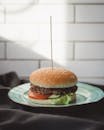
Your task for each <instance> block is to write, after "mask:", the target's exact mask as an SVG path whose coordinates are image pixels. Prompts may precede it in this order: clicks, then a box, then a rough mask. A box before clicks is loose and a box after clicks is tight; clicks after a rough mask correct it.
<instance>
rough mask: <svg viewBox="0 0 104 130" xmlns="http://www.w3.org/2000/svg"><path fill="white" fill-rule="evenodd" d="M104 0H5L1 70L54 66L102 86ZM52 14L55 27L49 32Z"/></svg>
mask: <svg viewBox="0 0 104 130" xmlns="http://www.w3.org/2000/svg"><path fill="white" fill-rule="evenodd" d="M103 12H104V0H35V1H34V0H22V1H21V0H18V1H17V0H3V1H2V2H1V4H0V74H2V73H6V72H9V71H16V72H17V73H18V75H19V76H20V77H21V76H26V77H28V76H29V75H30V73H31V72H32V71H33V70H36V69H38V68H40V67H48V66H52V62H51V60H50V59H51V40H50V39H51V37H50V36H51V35H50V31H52V41H53V46H52V47H53V60H54V66H58V67H59V66H61V67H65V68H67V69H70V70H72V71H73V72H74V73H76V74H77V76H78V79H79V81H84V82H91V83H96V84H104V13H103ZM50 16H52V30H50Z"/></svg>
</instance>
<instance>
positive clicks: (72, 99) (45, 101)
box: [28, 93, 76, 105]
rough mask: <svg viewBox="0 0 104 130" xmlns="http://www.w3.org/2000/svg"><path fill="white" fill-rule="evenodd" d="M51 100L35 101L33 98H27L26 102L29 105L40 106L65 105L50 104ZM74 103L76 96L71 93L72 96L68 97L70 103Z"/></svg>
mask: <svg viewBox="0 0 104 130" xmlns="http://www.w3.org/2000/svg"><path fill="white" fill-rule="evenodd" d="M52 100H53V99H44V100H42V99H35V98H31V97H29V96H28V102H29V103H30V104H40V105H65V104H57V103H54V102H52ZM75 101H76V94H75V93H73V94H72V95H70V102H69V104H70V103H72V102H75Z"/></svg>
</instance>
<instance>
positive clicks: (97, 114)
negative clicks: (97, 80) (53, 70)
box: [0, 84, 104, 122]
mask: <svg viewBox="0 0 104 130" xmlns="http://www.w3.org/2000/svg"><path fill="white" fill-rule="evenodd" d="M92 85H94V84H92ZM96 86H97V87H99V88H101V89H102V90H104V86H103V85H102V86H101V85H96ZM8 91H9V89H5V88H3V89H0V99H2V100H0V107H1V108H10V109H20V110H24V111H28V112H33V113H46V114H54V115H65V116H71V117H79V118H83V119H90V120H94V121H99V122H104V98H103V99H101V100H100V101H98V102H95V103H90V104H84V105H78V106H71V107H66V108H60V109H59V108H36V109H35V108H34V109H33V108H29V107H26V106H21V105H19V104H16V103H13V102H12V101H11V100H10V99H9V98H8Z"/></svg>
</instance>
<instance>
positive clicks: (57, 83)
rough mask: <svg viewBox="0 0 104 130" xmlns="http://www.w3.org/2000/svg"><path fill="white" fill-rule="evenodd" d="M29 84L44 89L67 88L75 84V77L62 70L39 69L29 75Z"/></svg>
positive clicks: (71, 73)
mask: <svg viewBox="0 0 104 130" xmlns="http://www.w3.org/2000/svg"><path fill="white" fill-rule="evenodd" d="M29 79H30V83H32V84H33V85H36V86H39V87H44V88H68V87H73V86H74V85H75V84H76V83H77V77H76V75H75V74H74V73H73V72H71V71H69V70H67V69H63V68H51V67H47V68H41V69H38V70H36V71H34V72H32V73H31V75H30V78H29Z"/></svg>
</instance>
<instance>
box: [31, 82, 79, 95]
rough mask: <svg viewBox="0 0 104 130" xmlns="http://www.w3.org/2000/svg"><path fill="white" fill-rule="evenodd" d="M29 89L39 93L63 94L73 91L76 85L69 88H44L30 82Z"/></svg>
mask: <svg viewBox="0 0 104 130" xmlns="http://www.w3.org/2000/svg"><path fill="white" fill-rule="evenodd" d="M30 90H31V91H32V92H34V93H39V94H45V95H48V94H55V95H64V94H68V93H75V92H76V90H77V86H73V87H69V88H44V87H39V86H35V85H33V84H31V88H30Z"/></svg>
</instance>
